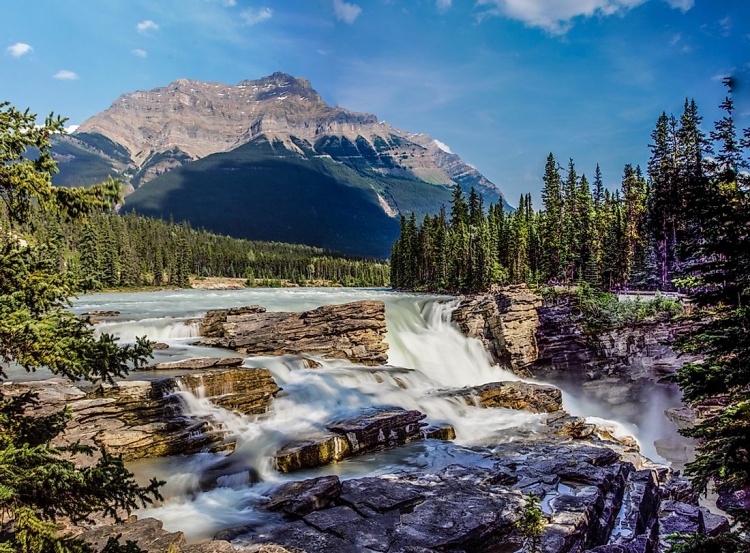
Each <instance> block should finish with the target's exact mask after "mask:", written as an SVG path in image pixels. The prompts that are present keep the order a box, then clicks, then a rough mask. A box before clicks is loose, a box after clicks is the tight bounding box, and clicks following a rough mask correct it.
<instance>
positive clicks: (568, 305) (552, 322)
mask: <svg viewBox="0 0 750 553" xmlns="http://www.w3.org/2000/svg"><path fill="white" fill-rule="evenodd" d="M453 320H454V321H455V322H456V324H457V325H458V327H459V328H460V329H461V331H462V332H463V333H464V334H465V335H467V336H469V337H471V338H477V339H479V340H481V341H482V343H483V344H484V346H485V349H486V350H487V351H488V352H489V353H490V354H491V356H492V358H493V360H494V361H495V362H496V363H499V364H501V365H502V366H504V367H507V368H509V369H510V370H512V371H513V372H515V373H517V374H520V375H523V376H529V375H533V376H535V377H537V378H541V379H544V380H553V381H554V380H559V379H560V378H561V377H564V378H565V379H568V378H571V379H575V380H579V381H585V380H591V379H600V378H604V377H608V376H611V377H623V378H626V379H627V380H629V381H637V380H639V379H646V380H648V381H649V382H658V381H659V380H660V379H661V378H663V377H664V376H666V375H668V374H671V373H673V372H674V371H675V370H676V369H677V368H679V367H680V366H682V365H683V364H684V363H687V362H690V361H693V360H695V359H696V358H694V357H690V356H686V355H681V354H679V353H678V352H676V351H675V350H674V349H673V348H672V347H671V346H670V344H672V343H674V342H675V340H676V338H677V337H678V336H679V335H680V334H683V333H685V332H687V331H688V330H689V328H690V326H689V323H685V322H681V323H675V322H674V321H667V320H663V319H662V320H654V321H647V322H642V323H638V324H634V325H630V326H628V327H625V328H615V329H607V330H599V331H596V332H589V331H586V329H585V328H584V326H583V321H582V317H581V314H580V310H579V309H578V304H577V300H576V298H575V297H574V296H573V295H570V294H568V295H562V296H561V297H558V298H556V299H555V300H551V301H544V302H543V301H542V298H541V297H539V296H537V295H536V294H533V293H531V292H530V291H529V290H528V289H527V288H526V286H523V285H520V286H506V287H495V288H493V289H492V290H491V291H490V292H489V293H487V294H478V295H474V296H467V297H464V298H462V299H461V301H460V303H459V305H458V307H457V308H456V310H455V311H454V312H453Z"/></svg>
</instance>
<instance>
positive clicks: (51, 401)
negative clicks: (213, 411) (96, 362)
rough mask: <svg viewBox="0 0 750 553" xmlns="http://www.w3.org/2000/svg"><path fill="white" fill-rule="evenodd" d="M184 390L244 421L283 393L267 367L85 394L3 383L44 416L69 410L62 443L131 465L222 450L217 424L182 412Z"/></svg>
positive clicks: (49, 385) (61, 384) (52, 385)
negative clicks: (28, 396)
mask: <svg viewBox="0 0 750 553" xmlns="http://www.w3.org/2000/svg"><path fill="white" fill-rule="evenodd" d="M179 389H185V390H189V391H191V392H194V393H196V394H198V395H202V396H204V397H208V398H210V399H211V401H212V402H213V403H214V404H216V405H219V406H221V407H224V408H227V409H232V410H235V411H237V412H240V413H243V414H247V415H257V414H261V413H264V412H265V411H266V410H267V409H268V406H269V404H270V401H271V399H272V398H273V396H274V395H275V394H276V393H277V392H278V391H279V390H280V388H279V387H278V386H277V385H276V383H275V382H274V380H273V378H272V377H271V374H270V372H269V371H268V370H267V369H251V368H242V369H226V370H215V371H207V372H198V373H190V374H187V375H182V376H175V377H169V378H159V379H156V380H151V381H122V382H117V383H116V384H100V385H98V386H96V387H94V388H92V389H88V390H84V389H81V388H78V387H76V386H74V385H72V384H71V383H70V382H68V381H66V380H62V379H52V380H45V381H41V382H28V383H5V384H4V385H3V393H4V394H10V395H14V394H20V393H23V392H26V391H32V392H36V393H37V394H39V398H40V403H41V405H43V406H44V407H43V409H42V410H43V411H44V412H53V411H59V410H61V409H63V408H64V407H67V408H68V409H69V410H70V414H71V421H70V422H69V423H68V425H67V427H66V429H65V432H64V433H63V434H62V435H61V436H60V437H59V440H60V443H66V442H74V441H78V440H80V442H81V443H82V444H86V445H92V446H96V447H104V448H106V449H107V451H108V452H110V453H112V454H121V455H122V456H123V458H124V459H125V460H127V461H130V460H135V459H141V458H146V457H161V456H165V455H177V454H189V453H197V452H199V451H201V450H204V449H217V448H219V449H220V448H222V447H225V445H226V444H225V443H224V438H225V431H224V430H223V429H222V427H221V426H220V424H218V423H217V422H216V421H211V420H205V419H198V418H193V417H190V416H188V415H186V414H184V413H183V409H182V405H181V403H180V401H181V400H180V397H179V394H175V392H176V391H177V390H179Z"/></svg>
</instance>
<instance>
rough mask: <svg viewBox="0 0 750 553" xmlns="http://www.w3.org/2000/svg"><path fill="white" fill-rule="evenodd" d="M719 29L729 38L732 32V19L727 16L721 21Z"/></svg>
mask: <svg viewBox="0 0 750 553" xmlns="http://www.w3.org/2000/svg"><path fill="white" fill-rule="evenodd" d="M719 27H721V32H722V34H723V35H724V36H729V31H731V30H732V18H731V17H729V16H728V15H727V16H726V17H722V18H721V19H719Z"/></svg>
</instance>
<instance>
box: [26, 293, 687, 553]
mask: <svg viewBox="0 0 750 553" xmlns="http://www.w3.org/2000/svg"><path fill="white" fill-rule="evenodd" d="M360 299H379V300H382V301H384V302H385V304H386V323H387V329H388V332H387V335H386V341H387V342H388V344H389V350H388V365H387V366H384V367H375V368H373V367H363V366H357V365H352V364H351V363H349V362H346V361H329V360H323V359H317V358H316V360H317V361H318V362H319V363H320V364H321V367H320V368H318V369H307V368H304V366H303V364H302V363H301V362H300V359H299V358H298V357H296V356H283V357H248V358H247V359H246V360H245V366H247V367H265V368H267V369H269V370H270V371H271V373H272V375H273V377H274V380H275V381H276V383H277V384H278V385H279V386H280V387H281V388H282V390H283V391H282V392H280V393H279V395H278V396H277V397H276V398H275V399H274V401H273V402H272V406H271V409H270V411H269V412H268V413H267V414H265V415H263V416H260V417H246V416H241V415H237V414H235V413H232V412H229V411H226V410H224V409H220V408H218V407H216V406H214V405H212V404H211V403H210V402H209V401H208V400H206V399H205V398H203V397H201V394H200V390H199V391H198V393H197V394H193V393H190V392H188V391H180V392H178V393H179V394H180V397H181V400H182V404H183V408H184V409H185V410H186V411H187V412H188V413H190V414H192V415H194V416H200V417H208V418H210V419H212V420H214V421H217V422H220V423H221V424H222V425H223V426H225V427H226V428H228V429H229V430H230V432H231V433H232V434H234V436H236V448H235V452H234V453H233V458H234V459H236V460H238V462H240V463H241V464H242V466H247V467H248V470H246V471H243V470H239V471H238V472H236V473H235V474H232V475H230V476H225V477H221V478H220V479H219V481H218V486H217V487H215V488H214V489H211V490H208V491H201V488H200V475H201V474H202V473H203V471H204V470H205V469H206V468H207V467H210V466H211V465H213V464H215V463H216V462H217V461H218V460H220V459H221V458H222V455H221V454H210V453H204V454H199V455H194V456H186V457H174V458H167V459H158V460H149V461H140V462H135V463H131V464H130V465H129V467H130V468H131V470H133V471H134V472H135V473H136V475H137V477H138V478H139V479H140V480H142V481H144V482H145V481H147V480H148V478H151V477H157V478H160V479H163V480H166V482H167V484H166V486H165V487H164V489H163V493H164V496H165V501H164V502H163V503H161V504H160V505H158V506H154V507H152V508H149V509H145V510H143V511H141V512H140V513H138V514H139V516H154V517H156V518H159V519H161V520H162V521H164V524H165V528H167V529H169V530H173V531H176V530H181V531H183V532H185V533H186V534H187V536H188V537H189V538H194V539H197V538H202V537H208V536H211V535H213V534H214V533H215V532H216V531H218V530H221V529H223V528H228V527H233V526H240V525H248V524H255V523H260V522H261V521H262V518H263V515H262V514H261V513H262V511H260V510H258V509H257V508H256V505H257V503H258V501H259V500H261V499H262V498H263V497H264V496H265V495H266V494H267V493H268V492H269V491H270V490H271V489H272V488H273V487H274V486H276V485H278V484H279V483H281V482H283V481H288V480H300V479H304V478H309V477H311V476H320V475H324V474H337V475H339V476H340V477H341V478H351V477H359V476H365V475H374V474H383V473H388V472H391V471H394V470H400V469H408V468H430V469H432V468H440V467H442V466H446V465H448V464H451V463H455V462H456V461H457V460H460V457H461V455H462V451H465V448H467V447H488V448H491V447H492V445H493V444H499V443H503V442H507V441H509V440H513V439H516V438H518V437H519V436H522V435H525V434H528V433H530V432H534V430H535V429H536V428H539V427H540V426H541V425H542V417H543V415H535V414H531V413H526V412H523V411H511V410H506V409H480V408H478V407H473V406H468V405H466V404H465V403H464V402H463V401H461V400H458V399H455V398H450V397H444V396H440V395H437V394H435V392H436V391H439V390H446V389H451V388H461V387H465V386H474V385H479V384H484V383H487V382H497V381H503V380H517V379H518V377H517V376H516V375H514V374H513V373H511V372H509V371H507V370H505V369H503V368H502V367H499V366H497V365H493V363H492V362H491V360H490V357H489V356H488V354H487V353H486V352H485V350H484V348H483V346H482V345H481V343H480V342H479V341H477V340H473V339H468V338H466V337H465V336H463V335H462V334H461V333H460V332H459V331H458V329H457V328H456V327H455V326H454V325H453V324H452V323H451V320H450V316H451V312H452V310H453V309H454V308H455V300H453V299H452V298H450V297H444V296H434V295H422V294H405V293H397V292H392V291H389V290H380V289H356V288H287V289H245V290H231V291H209V290H177V291H166V292H143V293H118V294H95V295H85V296H81V297H80V298H79V299H78V300H77V301H76V302H75V304H74V311H75V312H76V313H79V314H80V313H85V312H92V311H105V310H106V311H118V312H119V315H117V316H116V317H113V318H108V319H107V320H106V322H104V323H101V324H99V325H98V327H97V328H98V331H101V332H108V333H111V334H114V335H115V336H118V337H119V338H120V340H121V342H132V341H133V340H134V339H135V337H136V336H142V335H147V336H148V337H149V338H150V339H151V340H154V341H157V342H164V343H167V344H168V345H169V348H168V349H164V350H157V351H155V353H154V357H155V359H154V362H161V361H175V360H179V359H184V358H189V357H200V356H214V357H215V356H236V353H235V352H232V351H228V350H221V349H216V348H201V347H196V346H192V345H191V342H192V341H194V340H195V337H196V336H197V335H198V327H197V324H195V323H194V320H195V318H196V317H200V316H202V315H203V314H205V312H206V311H207V310H209V309H219V308H228V307H236V306H244V305H262V306H264V307H266V308H267V309H268V310H269V311H305V310H309V309H313V308H315V307H319V306H321V305H325V304H335V303H344V302H348V301H355V300H360ZM40 376H44V374H41V375H40V374H36V375H35V378H39V377H40ZM161 376H164V374H163V373H148V372H137V373H133V374H131V377H130V378H133V379H143V378H155V377H161ZM385 406H398V407H403V408H406V409H418V410H420V411H422V412H423V413H426V414H427V419H426V422H429V423H441V422H444V423H450V424H451V425H453V426H454V428H455V430H456V440H455V441H454V442H453V443H444V442H438V441H435V440H427V441H424V442H415V443H412V444H409V445H406V446H403V447H400V448H397V449H394V450H390V451H381V452H375V453H371V454H366V455H362V456H359V457H354V458H352V459H349V460H346V461H343V462H340V463H337V464H335V465H330V466H328V467H322V468H320V469H316V470H314V471H302V472H298V473H294V474H290V475H282V474H279V473H277V472H276V471H275V470H274V469H273V467H272V459H273V455H274V453H275V452H276V451H277V450H278V449H280V448H281V447H282V446H283V445H285V444H286V443H288V442H290V441H292V440H294V439H296V438H301V437H304V436H305V435H307V434H310V433H312V432H314V431H316V430H319V429H322V428H323V427H324V425H325V424H327V423H330V422H331V421H334V420H342V419H346V418H351V417H353V416H356V415H357V414H360V413H362V412H363V411H365V410H366V409H368V408H371V407H385ZM666 406H669V405H667V404H665V403H664V401H663V398H661V396H660V395H659V394H655V396H654V400H653V402H651V409H650V410H652V411H653V413H642V412H641V413H640V416H635V415H634V416H623V415H622V414H619V420H612V417H613V415H612V413H611V411H610V410H609V409H608V407H607V406H606V405H602V404H599V403H596V402H594V401H590V400H587V399H586V398H585V397H581V396H580V394H578V395H576V394H574V393H571V392H569V391H565V390H564V407H565V409H566V410H568V411H569V412H571V413H572V414H574V415H580V416H587V417H589V418H591V419H594V422H597V423H599V424H607V425H608V426H610V427H611V428H612V430H613V431H614V432H616V433H619V434H630V435H633V436H635V437H636V438H637V439H638V441H639V444H640V446H641V450H642V452H643V453H644V454H645V455H646V456H648V457H650V458H652V459H654V460H656V461H662V462H663V461H664V459H663V458H661V457H660V456H659V455H657V453H656V450H655V448H654V440H655V439H657V438H658V437H660V436H664V435H673V434H674V428H669V426H670V423H668V421H667V420H666V418H664V416H663V415H662V414H661V411H663V409H664V408H665V407H666ZM635 411H637V410H634V412H635ZM250 467H252V470H253V471H257V473H258V474H259V476H260V479H261V482H260V483H256V484H252V483H251V482H250V473H251V470H250Z"/></svg>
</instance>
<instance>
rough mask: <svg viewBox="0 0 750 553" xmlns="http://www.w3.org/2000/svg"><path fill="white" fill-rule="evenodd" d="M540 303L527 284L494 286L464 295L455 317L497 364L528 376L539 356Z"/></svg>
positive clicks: (455, 320)
mask: <svg viewBox="0 0 750 553" xmlns="http://www.w3.org/2000/svg"><path fill="white" fill-rule="evenodd" d="M541 305H542V299H541V298H540V297H539V296H537V295H536V294H532V293H531V292H530V291H529V290H528V288H527V287H526V286H525V285H518V286H506V287H502V288H500V287H495V288H493V290H492V291H491V292H490V293H488V294H480V295H475V296H466V297H463V298H462V299H461V302H460V303H459V304H458V307H457V308H456V310H455V311H454V312H453V315H452V318H453V321H454V322H455V323H456V324H457V325H458V327H459V328H460V329H461V331H462V332H463V333H464V334H465V335H466V336H468V337H470V338H477V339H479V340H481V341H482V343H483V344H484V347H485V349H486V350H487V351H488V352H489V353H490V355H491V356H492V358H493V360H494V361H495V363H498V364H500V365H501V366H504V367H508V368H509V369H511V370H512V371H513V372H515V373H517V374H521V375H527V374H528V367H529V365H531V364H532V363H533V362H534V361H536V359H537V356H538V350H537V344H536V331H537V328H538V327H539V317H538V315H537V309H538V308H539V307H540V306H541Z"/></svg>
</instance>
